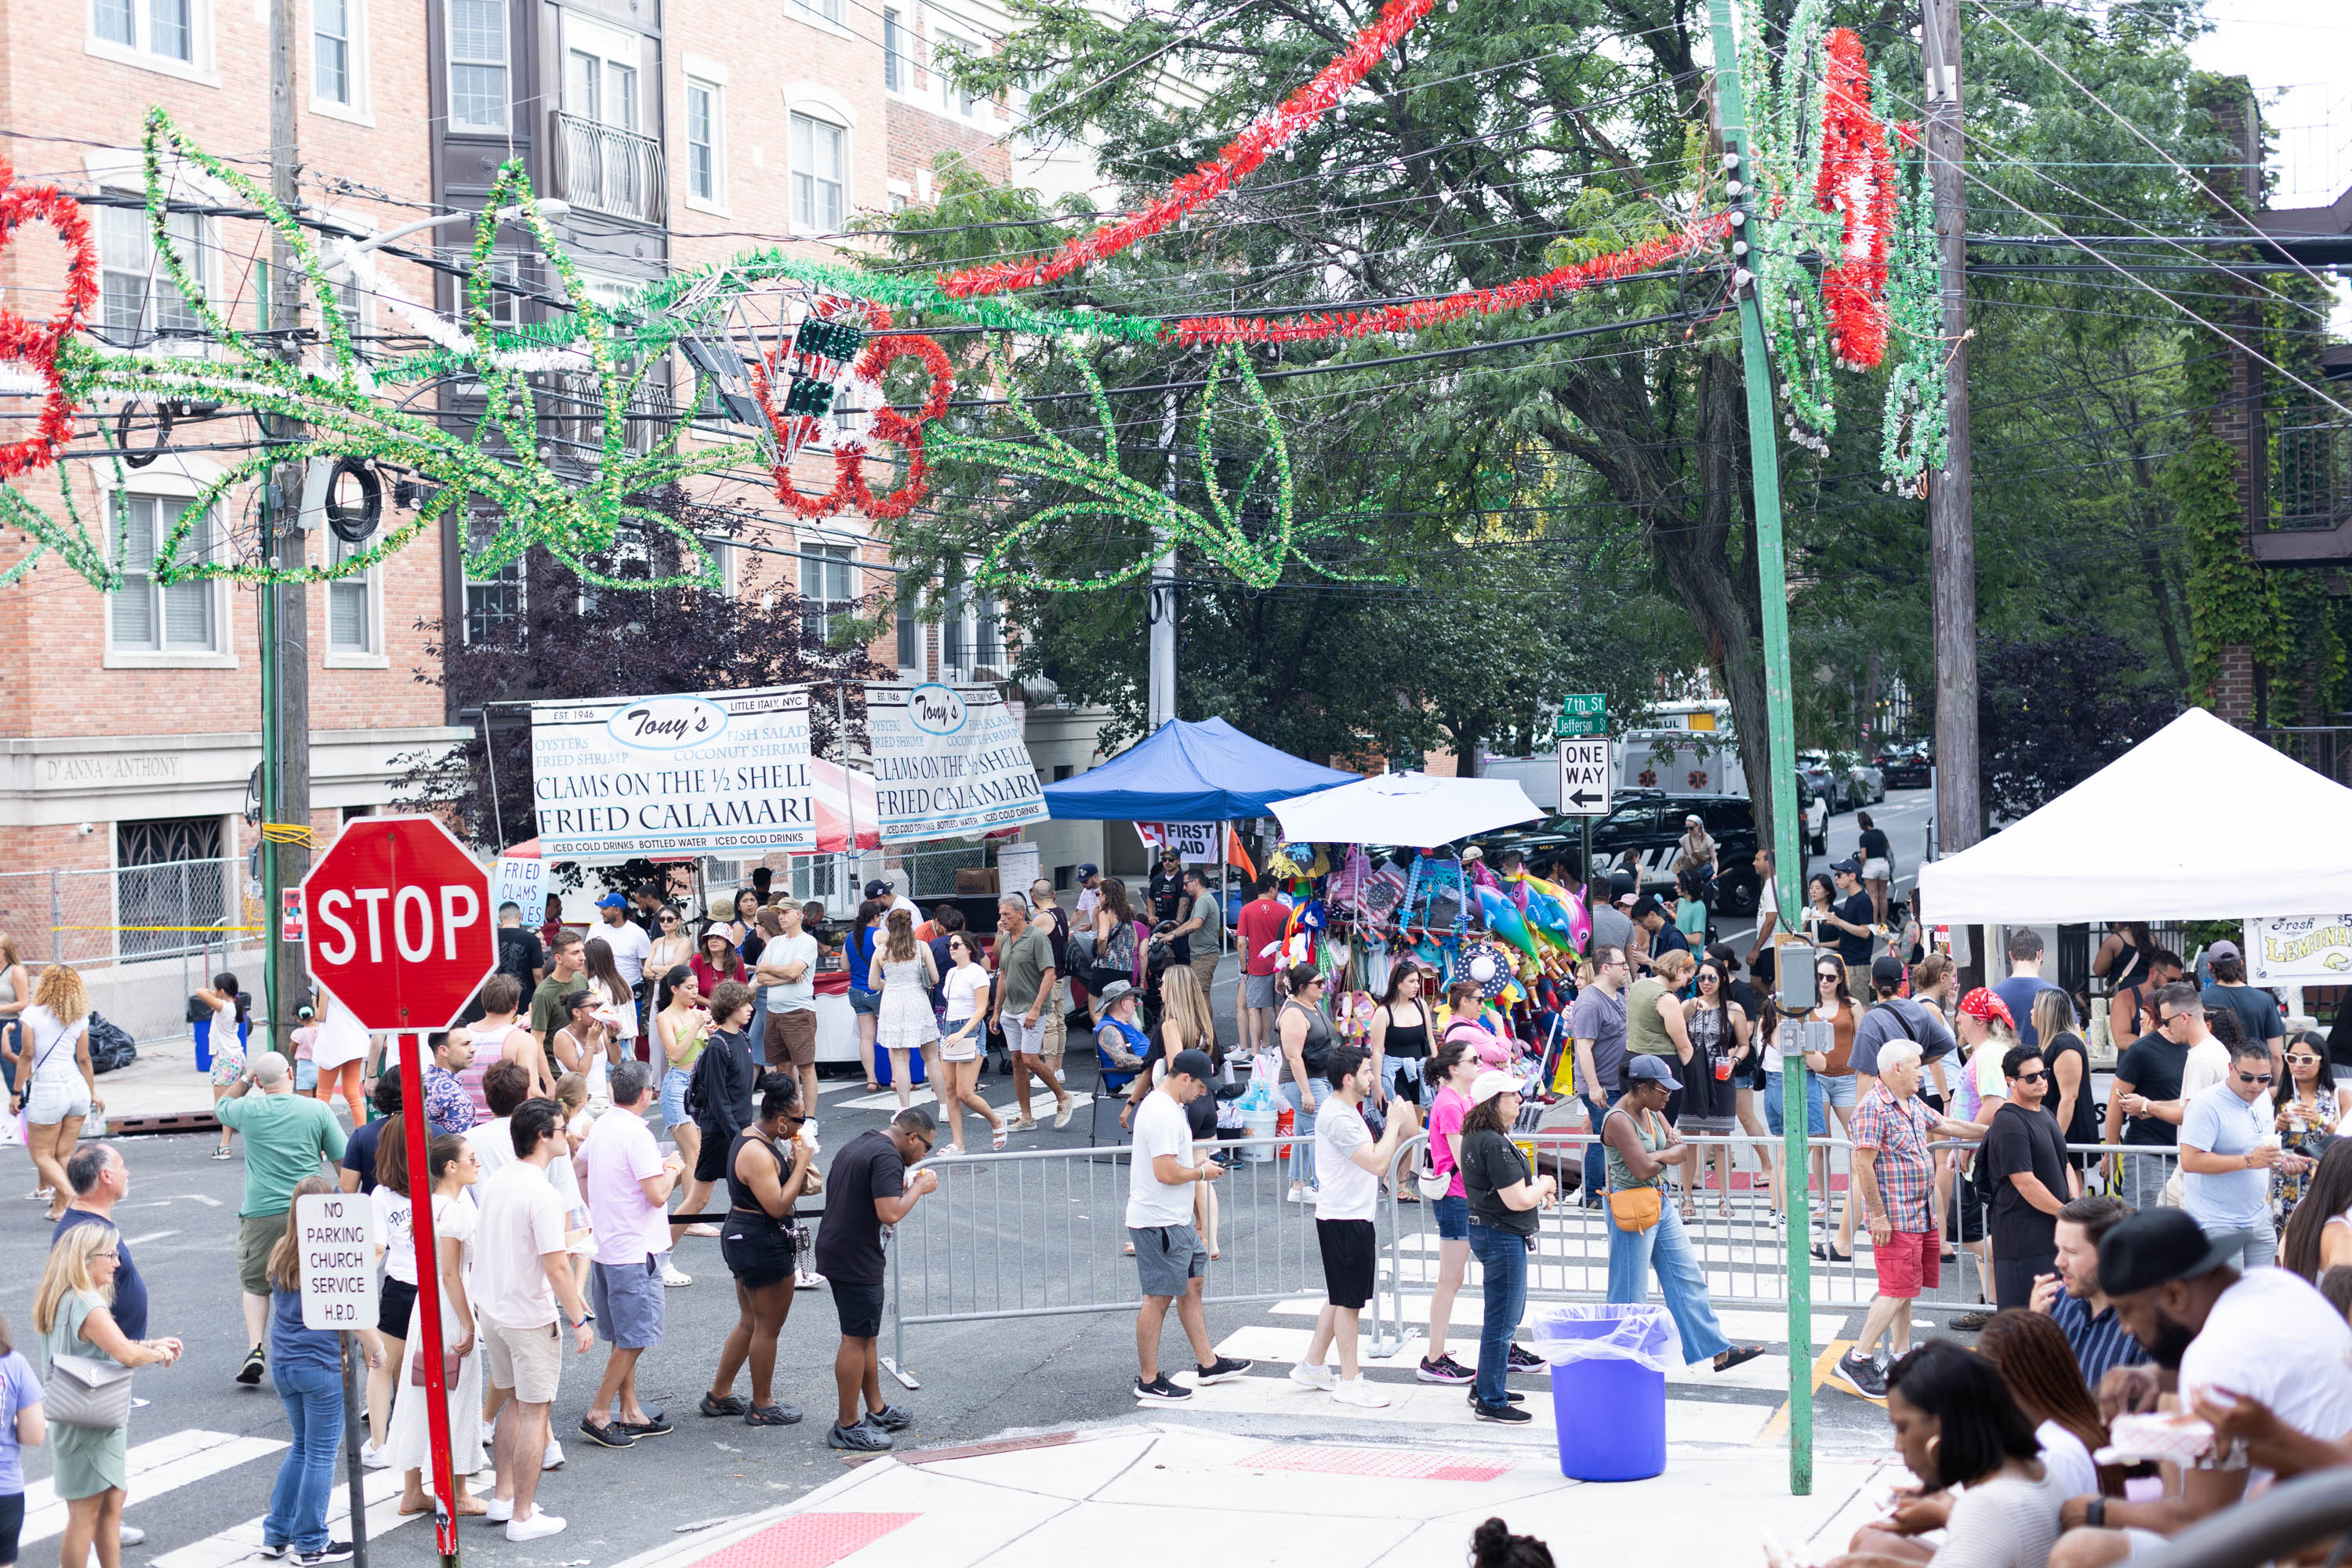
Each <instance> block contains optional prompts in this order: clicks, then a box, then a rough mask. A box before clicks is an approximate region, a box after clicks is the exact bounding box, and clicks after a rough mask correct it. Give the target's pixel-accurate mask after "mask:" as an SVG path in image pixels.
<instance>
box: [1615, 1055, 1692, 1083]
mask: <svg viewBox="0 0 2352 1568" xmlns="http://www.w3.org/2000/svg"><path fill="white" fill-rule="evenodd" d="M1625 1076H1626V1077H1627V1078H1631V1079H1640V1080H1641V1081H1642V1082H1643V1083H1662V1084H1664V1085H1665V1086H1666V1088H1667V1089H1668V1090H1669V1091H1672V1090H1674V1089H1680V1088H1682V1086H1683V1085H1682V1080H1681V1079H1678V1078H1676V1077H1675V1075H1674V1072H1673V1070H1672V1069H1671V1068H1668V1067H1667V1066H1666V1058H1664V1057H1651V1056H1636V1057H1629V1058H1626V1061H1625Z"/></svg>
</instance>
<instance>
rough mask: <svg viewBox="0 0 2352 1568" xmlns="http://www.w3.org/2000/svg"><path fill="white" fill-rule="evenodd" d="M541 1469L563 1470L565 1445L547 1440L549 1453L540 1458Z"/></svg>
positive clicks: (550, 1439)
mask: <svg viewBox="0 0 2352 1568" xmlns="http://www.w3.org/2000/svg"><path fill="white" fill-rule="evenodd" d="M539 1468H541V1469H542V1470H560V1469H562V1468H563V1445H562V1444H561V1443H559V1442H557V1441H556V1440H555V1439H554V1438H552V1437H550V1438H549V1439H548V1440H547V1452H546V1453H544V1454H541V1456H540V1457H539ZM558 1528H561V1526H559V1527H558Z"/></svg>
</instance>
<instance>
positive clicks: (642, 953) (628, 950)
mask: <svg viewBox="0 0 2352 1568" xmlns="http://www.w3.org/2000/svg"><path fill="white" fill-rule="evenodd" d="M596 913H597V915H598V917H599V918H600V919H602V920H603V921H604V924H603V925H601V926H598V927H597V928H596V930H595V931H593V932H591V933H590V934H591V935H593V937H595V939H596V940H597V941H599V942H603V943H604V945H606V946H607V947H609V948H611V949H612V950H613V967H614V968H615V969H617V970H619V971H620V972H621V984H624V985H626V986H627V987H628V988H629V994H630V995H631V996H634V995H635V994H636V991H637V987H639V986H640V985H643V984H645V980H646V959H648V958H650V957H652V956H653V951H654V939H653V938H651V937H649V936H647V935H646V928H645V927H643V926H641V925H639V924H637V922H636V921H633V920H631V919H630V918H629V900H626V899H625V898H623V897H621V895H620V894H618V893H607V894H605V895H604V897H603V898H601V899H599V900H596ZM611 1000H613V1001H615V1002H618V1001H622V1000H625V998H622V997H618V996H615V997H613V998H611Z"/></svg>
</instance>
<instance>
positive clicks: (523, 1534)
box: [507, 1509, 563, 1541]
mask: <svg viewBox="0 0 2352 1568" xmlns="http://www.w3.org/2000/svg"><path fill="white" fill-rule="evenodd" d="M562 1529H563V1521H562V1520H560V1519H558V1518H556V1517H555V1515H553V1514H551V1513H550V1512H548V1511H547V1510H545V1509H536V1510H532V1512H531V1516H530V1518H529V1519H510V1520H509V1521H507V1539H508V1540H509V1541H537V1540H538V1539H539V1538H540V1537H541V1536H542V1535H554V1534H556V1533H558V1532H559V1531H562Z"/></svg>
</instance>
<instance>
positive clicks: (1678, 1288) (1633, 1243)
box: [1470, 1198, 1731, 1362]
mask: <svg viewBox="0 0 2352 1568" xmlns="http://www.w3.org/2000/svg"><path fill="white" fill-rule="evenodd" d="M1470 1234H1471V1235H1472V1236H1473V1237H1475V1236H1476V1235H1477V1234H1478V1229H1477V1226H1471V1228H1470ZM1470 1245H1471V1246H1473V1247H1475V1246H1477V1243H1476V1242H1475V1240H1474V1241H1473V1242H1472V1243H1471V1244H1470ZM1653 1264H1654V1265H1656V1267H1657V1270H1658V1288H1659V1289H1660V1290H1661V1291H1662V1292H1664V1296H1665V1298H1666V1310H1667V1311H1669V1312H1671V1313H1672V1314H1674V1320H1675V1331H1676V1332H1677V1333H1679V1334H1681V1335H1682V1337H1683V1360H1684V1361H1685V1362H1701V1361H1709V1360H1712V1359H1713V1358H1714V1357H1716V1356H1717V1355H1719V1354H1721V1353H1722V1352H1725V1351H1727V1350H1729V1349H1730V1348H1731V1342H1730V1341H1729V1340H1728V1339H1726V1338H1725V1337H1724V1333H1723V1325H1722V1324H1721V1323H1718V1322H1717V1321H1715V1308H1714V1307H1713V1306H1712V1305H1711V1304H1710V1303H1709V1302H1708V1300H1707V1299H1706V1275H1704V1274H1702V1273H1700V1272H1699V1267H1698V1257H1697V1255H1696V1254H1695V1253H1694V1252H1692V1251H1691V1244H1690V1237H1688V1236H1686V1235H1685V1234H1684V1232H1683V1222H1682V1216H1681V1215H1678V1214H1676V1213H1675V1205H1674V1203H1673V1200H1672V1199H1671V1198H1669V1199H1668V1200H1667V1201H1666V1202H1665V1203H1664V1204H1662V1205H1659V1211H1658V1223H1657V1224H1655V1225H1654V1226H1651V1227H1650V1228H1649V1229H1647V1230H1620V1229H1618V1228H1617V1219H1616V1216H1615V1215H1611V1216H1610V1219H1609V1300H1611V1301H1612V1302H1615V1303H1619V1304H1622V1305H1632V1304H1633V1303H1636V1302H1641V1301H1646V1300H1649V1299H1650V1268H1651V1266H1652V1265H1653Z"/></svg>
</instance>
